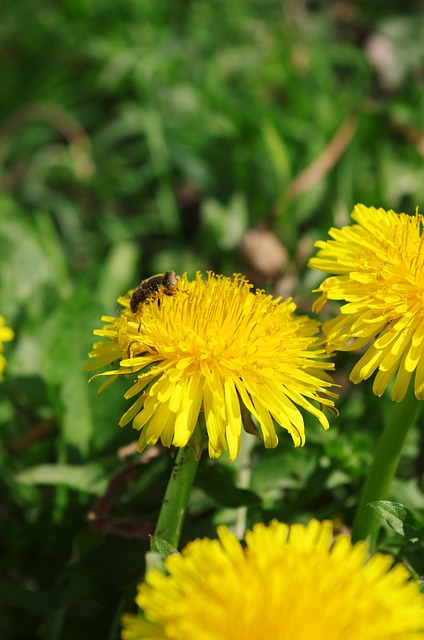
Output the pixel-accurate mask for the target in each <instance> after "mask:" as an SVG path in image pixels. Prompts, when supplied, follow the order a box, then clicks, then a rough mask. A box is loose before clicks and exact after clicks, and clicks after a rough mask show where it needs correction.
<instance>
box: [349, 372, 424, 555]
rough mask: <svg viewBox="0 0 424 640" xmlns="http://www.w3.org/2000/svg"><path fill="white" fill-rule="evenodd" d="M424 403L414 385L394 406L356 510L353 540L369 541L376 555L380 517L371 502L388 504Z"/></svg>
mask: <svg viewBox="0 0 424 640" xmlns="http://www.w3.org/2000/svg"><path fill="white" fill-rule="evenodd" d="M421 405H422V403H421V402H420V401H419V400H417V399H416V397H415V395H414V390H413V385H412V384H410V385H409V389H408V391H407V394H406V396H405V398H404V399H403V400H402V401H401V402H399V403H397V404H395V405H394V407H393V409H392V410H391V412H390V414H389V416H388V417H387V420H386V424H385V427H384V430H383V433H382V435H381V438H380V442H379V444H378V447H377V451H376V454H375V457H374V460H373V462H372V465H371V469H370V472H369V474H368V477H367V479H366V481H365V484H364V487H363V489H362V494H361V498H360V501H359V504H358V507H357V510H356V514H355V518H354V522H353V528H352V539H353V541H357V540H367V539H368V540H369V544H370V550H371V551H375V548H376V544H377V536H378V531H379V528H380V524H381V519H380V517H379V516H378V515H377V514H376V513H375V512H374V510H373V509H372V508H371V507H369V506H368V503H369V502H374V501H375V500H385V499H386V498H387V496H388V495H389V491H390V487H391V484H392V481H393V478H394V476H395V474H396V470H397V467H398V464H399V459H400V456H401V453H402V448H403V444H404V442H405V439H406V436H407V433H408V431H409V428H410V427H411V426H412V425H413V424H414V423H415V421H416V419H417V417H418V413H419V411H420V409H421Z"/></svg>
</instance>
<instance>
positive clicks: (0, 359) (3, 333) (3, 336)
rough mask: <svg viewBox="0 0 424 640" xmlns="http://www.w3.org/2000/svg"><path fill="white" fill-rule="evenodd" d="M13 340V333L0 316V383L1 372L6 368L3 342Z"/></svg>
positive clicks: (0, 378)
mask: <svg viewBox="0 0 424 640" xmlns="http://www.w3.org/2000/svg"><path fill="white" fill-rule="evenodd" d="M10 340H13V331H12V329H9V327H7V326H6V324H5V321H4V318H3V316H0V382H1V381H2V380H3V371H4V368H5V366H6V358H5V357H4V355H3V353H2V351H3V342H9V341H10Z"/></svg>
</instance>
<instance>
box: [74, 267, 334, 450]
mask: <svg viewBox="0 0 424 640" xmlns="http://www.w3.org/2000/svg"><path fill="white" fill-rule="evenodd" d="M167 273H168V274H174V272H167ZM159 275H160V276H161V277H162V274H159ZM174 276H175V278H174V277H173V283H174V285H175V286H172V288H171V290H170V289H169V287H167V286H166V285H165V284H164V282H163V278H162V280H161V281H160V282H158V280H157V278H158V276H154V278H155V280H154V281H151V280H150V279H147V280H146V281H144V282H149V280H150V283H153V284H154V287H153V289H154V291H152V295H147V296H146V297H144V292H139V293H137V291H138V290H137V289H136V290H135V291H134V290H132V291H129V292H128V293H127V294H126V295H125V296H123V297H122V298H120V299H119V302H120V304H121V305H122V312H121V314H120V315H119V317H110V316H105V317H103V318H102V320H103V321H104V323H105V325H104V327H103V328H102V329H98V330H96V331H95V332H94V333H95V334H96V335H98V336H101V337H103V338H107V340H106V341H102V342H97V343H96V344H95V345H94V347H93V351H92V352H91V353H90V357H91V358H92V360H93V362H92V364H90V365H88V367H86V369H88V370H94V369H97V368H99V367H102V366H105V365H110V364H111V363H113V362H115V361H118V362H119V367H118V368H115V369H112V370H109V371H105V372H103V373H100V374H97V375H101V376H108V377H109V378H110V380H114V379H116V377H118V376H120V375H125V376H128V375H130V376H133V383H132V385H131V387H130V388H129V389H128V391H127V392H126V394H125V396H126V398H128V399H130V398H131V399H134V400H133V404H132V405H131V407H130V408H129V409H128V411H127V412H126V413H125V414H124V415H123V416H122V418H121V421H120V425H126V424H128V423H129V422H131V421H132V424H133V427H134V428H135V429H137V430H139V431H140V438H139V444H138V448H139V450H140V451H142V450H143V449H144V448H145V447H146V446H147V445H149V444H154V443H156V442H157V441H158V440H160V441H161V442H162V444H163V445H164V446H166V447H170V446H171V445H172V446H174V447H185V446H186V445H187V444H188V443H190V444H191V445H192V446H193V447H194V448H195V450H196V452H197V453H199V444H198V443H199V442H200V443H202V442H205V441H207V445H208V450H209V455H210V457H212V458H216V457H218V456H219V455H220V454H221V453H222V452H223V451H225V450H228V452H229V458H230V459H231V460H234V459H235V457H236V456H237V453H238V451H239V447H240V438H241V434H242V427H243V426H245V428H246V429H247V428H248V429H249V430H252V424H251V421H248V420H246V419H245V417H244V416H245V415H248V416H252V417H253V420H254V423H255V426H254V428H253V430H255V429H257V432H258V433H260V437H261V438H262V441H263V443H264V446H265V447H275V446H276V444H277V442H278V438H277V434H276V427H275V424H277V425H280V426H281V427H283V428H284V429H286V430H287V431H288V432H289V434H290V435H291V437H292V439H293V442H294V444H295V446H299V445H303V444H304V442H305V428H304V421H303V416H302V413H301V410H300V409H302V410H305V411H307V412H309V413H311V414H312V415H314V416H315V417H316V418H317V419H318V421H319V422H320V423H321V424H322V426H323V427H324V428H325V429H327V428H328V426H329V424H328V420H327V417H326V416H325V415H324V412H323V408H324V407H325V406H326V407H329V408H330V409H332V408H333V406H334V401H333V398H334V397H336V396H335V394H334V393H332V392H331V391H330V387H331V386H332V385H333V381H332V379H331V377H330V375H329V374H328V371H329V370H331V369H333V364H332V363H331V362H329V361H328V356H327V354H326V352H325V349H324V348H323V347H322V345H320V343H319V339H318V335H317V334H318V330H319V323H318V322H317V321H315V320H312V319H310V318H308V317H305V316H300V317H299V316H295V315H294V311H295V308H296V306H295V304H294V302H293V300H292V299H287V300H285V301H284V302H281V301H280V300H275V299H273V298H272V297H271V296H269V295H266V294H265V293H264V292H263V291H259V290H256V291H254V290H253V286H252V285H251V284H250V283H249V282H248V281H247V280H246V279H245V278H244V277H243V276H240V275H235V276H234V277H233V278H228V277H224V276H220V275H216V274H214V273H211V272H209V273H208V275H207V278H206V279H204V278H203V277H202V274H201V273H197V275H196V277H195V278H194V279H193V280H190V279H189V278H188V277H187V275H186V274H184V275H183V276H181V277H177V276H176V274H174ZM141 287H143V283H142V285H141ZM139 289H140V288H139ZM134 296H136V298H137V299H138V297H141V298H143V299H142V300H141V304H140V303H138V302H137V304H136V303H135V302H134ZM247 422H249V424H250V426H247Z"/></svg>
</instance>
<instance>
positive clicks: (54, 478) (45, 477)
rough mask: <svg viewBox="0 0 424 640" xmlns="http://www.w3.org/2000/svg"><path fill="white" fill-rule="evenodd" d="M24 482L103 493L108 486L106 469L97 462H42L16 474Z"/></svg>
mask: <svg viewBox="0 0 424 640" xmlns="http://www.w3.org/2000/svg"><path fill="white" fill-rule="evenodd" d="M15 479H16V480H17V481H18V482H22V483H24V484H47V485H54V486H55V485H64V486H67V487H69V488H70V489H75V490H77V491H84V492H86V493H90V494H95V495H98V496H100V495H103V494H104V492H105V490H106V487H107V478H106V477H105V471H104V469H103V468H102V467H101V466H100V465H98V464H95V463H92V464H87V465H70V464H40V465H37V466H36V467H32V468H30V469H27V470H26V471H22V472H21V473H18V474H17V475H16V476H15Z"/></svg>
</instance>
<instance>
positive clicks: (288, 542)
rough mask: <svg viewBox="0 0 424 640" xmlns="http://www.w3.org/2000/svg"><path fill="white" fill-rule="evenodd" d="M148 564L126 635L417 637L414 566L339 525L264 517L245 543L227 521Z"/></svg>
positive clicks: (187, 639) (175, 638)
mask: <svg viewBox="0 0 424 640" xmlns="http://www.w3.org/2000/svg"><path fill="white" fill-rule="evenodd" d="M218 536H219V539H217V540H209V539H203V540H195V541H193V542H192V543H190V544H189V545H188V546H187V547H186V548H185V549H184V550H183V552H182V554H173V555H171V556H169V557H168V558H167V560H166V561H165V567H166V571H167V575H165V574H163V573H161V572H160V571H158V570H157V569H153V570H150V571H148V573H147V575H146V579H145V583H144V584H142V585H140V586H139V590H138V595H137V597H136V602H137V605H138V607H139V608H140V609H141V610H142V611H143V613H144V617H143V618H141V617H136V616H132V615H129V614H127V615H125V616H124V618H123V632H122V638H123V640H144V639H146V638H162V639H163V640H171V639H172V640H199V639H201V640H246V639H247V638H255V639H256V638H258V639H259V638H267V640H294V639H296V640H311V639H312V638H313V640H359V639H360V640H417V639H419V638H421V639H422V638H424V596H423V595H422V594H420V592H419V589H418V585H417V583H416V582H413V581H412V580H410V576H409V574H408V571H407V570H406V568H405V567H404V566H402V565H396V566H392V565H393V558H391V557H390V556H387V555H383V554H376V555H374V556H372V557H371V558H370V557H369V556H368V548H367V546H366V543H364V542H358V543H356V544H354V545H353V544H352V542H351V541H350V538H349V537H348V536H346V535H340V536H337V537H336V538H335V539H334V537H333V528H332V523H331V522H328V521H326V522H322V523H320V522H318V521H317V520H311V521H310V522H309V523H308V524H307V525H302V524H296V525H292V526H291V527H289V526H287V525H285V524H282V523H279V522H276V521H273V522H272V523H271V524H270V525H269V526H265V525H264V524H256V525H255V526H254V527H253V529H252V531H250V532H248V533H247V535H246V538H245V542H246V545H245V547H243V546H242V544H241V543H240V542H239V541H238V540H237V538H236V537H235V536H234V535H233V534H231V533H230V532H229V531H228V530H227V528H226V527H220V528H219V529H218Z"/></svg>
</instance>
